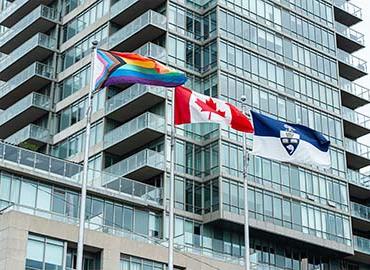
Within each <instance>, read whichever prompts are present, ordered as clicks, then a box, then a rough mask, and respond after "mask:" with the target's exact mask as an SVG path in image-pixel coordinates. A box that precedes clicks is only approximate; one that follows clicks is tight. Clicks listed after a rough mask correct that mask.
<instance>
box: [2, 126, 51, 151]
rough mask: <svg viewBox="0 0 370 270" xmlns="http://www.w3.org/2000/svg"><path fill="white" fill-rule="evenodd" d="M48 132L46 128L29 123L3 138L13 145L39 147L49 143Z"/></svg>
mask: <svg viewBox="0 0 370 270" xmlns="http://www.w3.org/2000/svg"><path fill="white" fill-rule="evenodd" d="M49 140H50V132H49V130H48V129H46V128H43V127H40V126H37V125H34V124H29V125H28V126H26V127H25V128H22V129H21V130H19V131H17V132H16V133H14V134H13V135H11V136H9V137H8V138H6V139H5V142H7V143H11V144H15V145H27V146H28V148H29V147H32V149H35V150H37V149H39V148H40V147H41V146H44V145H45V144H47V143H49Z"/></svg>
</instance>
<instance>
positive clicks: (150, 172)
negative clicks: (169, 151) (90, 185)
mask: <svg viewBox="0 0 370 270" xmlns="http://www.w3.org/2000/svg"><path fill="white" fill-rule="evenodd" d="M164 166H165V163H164V155H163V153H159V152H156V151H153V150H150V149H144V150H142V151H140V152H138V153H136V154H134V155H132V156H130V157H128V158H126V159H124V160H121V161H119V162H117V163H115V164H113V165H112V166H110V167H108V168H106V169H105V170H104V171H105V172H107V173H110V174H112V175H120V176H124V177H129V178H133V179H137V180H142V181H145V180H148V179H150V178H153V177H155V176H157V175H159V174H161V173H163V171H164V169H165V168H164ZM117 179H118V178H113V179H108V180H109V181H106V182H104V183H102V184H103V185H104V186H110V185H114V183H113V182H115V181H117Z"/></svg>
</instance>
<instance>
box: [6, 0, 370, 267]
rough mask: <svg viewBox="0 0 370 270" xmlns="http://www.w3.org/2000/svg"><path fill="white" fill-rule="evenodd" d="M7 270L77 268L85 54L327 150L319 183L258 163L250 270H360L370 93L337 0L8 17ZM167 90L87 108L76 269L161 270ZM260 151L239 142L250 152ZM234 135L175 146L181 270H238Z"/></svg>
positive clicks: (42, 8)
mask: <svg viewBox="0 0 370 270" xmlns="http://www.w3.org/2000/svg"><path fill="white" fill-rule="evenodd" d="M0 8H1V9H0V10H1V12H0V24H1V28H2V29H1V31H0V52H1V54H2V57H1V58H0V63H1V65H0V80H1V83H0V109H1V113H0V139H2V141H1V142H0V157H1V159H0V209H1V215H0V269H1V270H5V269H6V270H10V269H12V270H13V269H17V270H18V269H26V270H34V269H45V270H47V269H53V270H54V269H58V270H59V269H75V267H76V250H77V248H76V247H77V244H76V241H77V236H78V227H77V224H78V213H79V196H80V188H81V174H82V173H81V172H82V166H81V164H82V161H83V146H84V134H85V133H84V132H85V129H84V128H85V124H86V119H85V112H86V105H87V104H86V103H87V94H88V89H89V80H90V71H91V67H90V62H91V57H90V53H91V42H92V41H93V40H97V41H98V42H99V46H100V47H101V48H104V49H109V50H117V51H135V52H138V53H140V54H142V55H146V56H149V57H152V58H154V59H156V60H158V61H161V62H163V63H165V64H167V65H170V66H172V67H175V68H177V69H179V70H182V71H184V72H186V74H187V76H188V78H189V80H188V82H187V86H188V87H189V88H191V89H193V90H196V91H199V92H201V93H203V94H206V95H209V96H213V97H216V96H217V97H220V98H222V99H225V100H227V101H229V102H231V103H233V104H235V105H236V106H239V107H241V103H240V97H241V96H242V95H245V96H246V97H247V105H248V107H249V108H253V109H254V110H257V111H260V112H262V113H264V114H267V115H270V116H271V117H274V118H277V119H281V120H285V121H291V122H295V123H301V124H303V125H307V126H309V127H311V128H314V129H316V130H318V131H320V132H322V133H323V134H324V135H325V136H326V137H327V138H329V139H330V141H331V147H330V154H331V159H332V167H331V168H330V169H329V170H320V169H318V168H314V167H305V166H295V165H289V164H283V163H278V162H274V161H272V160H268V159H262V158H258V157H254V156H251V157H250V164H249V168H248V169H249V176H248V177H249V190H248V198H247V199H248V203H249V216H250V224H249V225H250V236H251V239H250V254H251V259H252V266H253V267H252V269H291V270H365V269H370V233H369V232H370V178H369V176H368V175H364V174H361V173H360V169H362V168H364V167H366V166H368V165H370V154H369V153H370V148H369V147H368V146H366V145H362V144H360V143H359V142H357V141H356V140H357V139H358V138H359V137H361V136H363V135H366V134H368V133H370V117H369V116H367V115H362V114H360V113H358V112H356V111H355V109H356V108H358V107H360V106H363V105H366V104H367V103H369V102H370V90H369V89H367V88H365V87H363V86H360V85H358V84H356V83H355V80H356V79H358V78H360V77H363V76H365V75H366V74H367V69H366V62H365V61H363V60H362V59H359V58H356V57H355V56H353V55H352V53H354V52H355V51H357V50H360V49H362V48H363V47H364V37H363V35H362V34H361V33H358V32H356V31H355V30H353V29H352V28H351V26H353V25H355V24H357V23H360V22H361V20H362V19H361V17H362V14H361V12H362V11H361V8H359V7H356V6H354V5H353V4H351V3H350V2H347V1H344V0H334V1H333V0H306V1H298V0H290V1H288V0H168V1H166V0H42V1H39V0H14V1H11V0H8V1H6V0H0ZM171 95H172V94H171V89H165V88H161V87H149V86H143V85H120V86H117V87H110V88H109V89H104V90H102V91H99V92H98V93H96V94H95V95H94V98H93V114H92V123H93V124H92V134H91V140H90V141H91V145H90V161H89V166H90V169H89V179H88V200H87V208H86V228H87V232H86V241H85V245H86V246H85V254H84V269H85V270H108V269H109V270H149V269H155V270H160V269H166V261H167V249H166V245H167V243H166V239H167V235H168V215H167V214H166V210H167V209H168V197H169V192H168V183H169V180H168V178H169V165H170V159H169V157H170V155H169V152H170V135H171V102H172V98H171ZM251 142H252V137H251V136H249V137H248V145H249V147H250V146H251ZM242 161H243V158H242V134H241V133H240V132H235V131H233V130H231V129H226V128H223V127H219V126H218V125H213V124H196V125H187V126H183V127H178V128H177V130H176V159H175V215H176V217H175V247H176V251H175V265H176V268H178V269H187V270H198V269H202V270H214V269H229V270H234V269H235V270H239V269H240V270H241V269H243V266H242V264H243V254H244V239H243V237H244V232H243V229H244V225H243V215H244V208H243V205H244V196H243V183H242V167H243V166H242Z"/></svg>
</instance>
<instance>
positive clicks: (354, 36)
mask: <svg viewBox="0 0 370 270" xmlns="http://www.w3.org/2000/svg"><path fill="white" fill-rule="evenodd" d="M335 30H336V31H337V32H338V33H339V34H341V35H342V36H345V37H347V38H349V39H350V40H353V41H354V42H357V43H359V44H361V45H365V36H364V34H362V33H360V32H358V31H356V30H354V29H352V28H350V27H348V26H346V25H344V24H341V23H339V22H336V23H335Z"/></svg>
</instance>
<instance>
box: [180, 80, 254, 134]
mask: <svg viewBox="0 0 370 270" xmlns="http://www.w3.org/2000/svg"><path fill="white" fill-rule="evenodd" d="M204 122H211V123H219V124H222V125H226V126H229V127H231V128H233V129H235V130H238V131H242V132H247V133H253V125H252V123H251V121H250V120H249V119H248V117H246V116H245V115H244V114H243V113H242V112H241V111H240V110H239V109H238V108H236V107H235V106H233V105H231V104H230V103H227V102H225V101H223V100H221V99H217V98H212V97H209V96H205V95H202V94H199V93H197V92H193V91H191V90H190V89H187V88H185V87H183V86H178V87H176V88H175V125H182V124H190V123H204Z"/></svg>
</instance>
